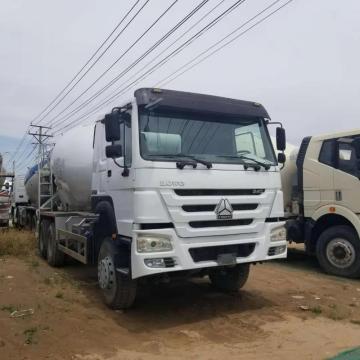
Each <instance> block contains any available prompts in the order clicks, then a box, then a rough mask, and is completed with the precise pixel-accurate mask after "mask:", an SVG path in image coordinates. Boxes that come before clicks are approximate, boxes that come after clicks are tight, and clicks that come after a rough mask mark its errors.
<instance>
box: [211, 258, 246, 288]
mask: <svg viewBox="0 0 360 360" xmlns="http://www.w3.org/2000/svg"><path fill="white" fill-rule="evenodd" d="M249 272H250V264H239V265H237V266H235V267H229V268H226V267H225V268H215V269H214V270H212V271H211V272H210V274H209V278H210V281H211V285H212V286H213V287H214V288H216V289H218V290H220V291H225V292H236V291H238V290H239V289H241V288H242V287H243V286H244V285H245V283H246V281H247V279H248V277H249Z"/></svg>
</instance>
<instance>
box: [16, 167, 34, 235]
mask: <svg viewBox="0 0 360 360" xmlns="http://www.w3.org/2000/svg"><path fill="white" fill-rule="evenodd" d="M35 169H37V165H36V166H34V167H32V168H31V169H29V170H28V173H27V175H26V176H24V175H17V176H16V177H14V181H13V189H12V192H11V196H10V199H11V212H10V213H11V220H12V224H13V226H14V227H25V228H29V229H35V224H36V204H33V205H32V204H31V202H30V200H29V197H28V195H27V192H26V188H25V183H26V180H29V178H30V177H31V175H33V174H34V173H35Z"/></svg>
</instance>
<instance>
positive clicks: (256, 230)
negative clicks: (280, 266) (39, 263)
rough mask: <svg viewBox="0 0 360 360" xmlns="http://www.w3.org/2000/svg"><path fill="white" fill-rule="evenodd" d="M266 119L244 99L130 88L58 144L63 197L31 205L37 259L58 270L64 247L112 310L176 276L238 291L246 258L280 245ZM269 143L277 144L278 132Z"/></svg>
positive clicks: (277, 187) (280, 253) (269, 255)
mask: <svg viewBox="0 0 360 360" xmlns="http://www.w3.org/2000/svg"><path fill="white" fill-rule="evenodd" d="M269 124H270V119H269V115H268V113H267V112H266V110H265V109H264V107H263V106H262V105H260V104H258V103H254V102H250V101H242V100H234V99H227V98H223V97H217V96H210V95H202V94H193V93H188V92H180V91H173V90H164V89H149V88H145V89H139V90H137V91H135V93H134V97H133V99H131V100H130V101H128V102H125V103H124V104H123V105H121V106H119V107H116V108H113V109H112V111H111V112H110V113H108V114H106V115H105V116H103V117H101V118H100V119H99V120H98V121H97V122H96V124H95V127H94V128H92V129H90V128H88V127H78V128H77V129H73V130H74V131H72V132H69V133H68V134H64V136H63V139H62V140H61V139H58V140H57V142H56V145H55V148H54V149H53V152H52V155H51V156H52V159H51V172H52V174H53V176H54V178H55V183H56V189H57V190H56V193H55V195H54V196H56V197H58V200H59V201H56V203H57V204H58V205H57V210H56V211H54V209H53V210H51V211H50V210H49V209H48V210H42V209H41V208H40V210H39V213H40V221H39V236H38V239H39V252H40V254H42V256H43V257H45V258H47V260H48V262H49V264H51V265H54V266H59V265H61V264H62V262H63V259H64V256H63V255H64V254H67V255H69V256H71V257H73V258H75V259H77V260H79V261H82V262H83V263H90V264H96V265H97V268H98V281H99V286H100V288H101V290H102V292H103V295H104V299H105V302H106V304H107V305H108V306H109V307H111V308H127V307H129V306H131V305H132V303H133V301H134V299H135V296H136V289H137V287H138V285H141V284H142V283H143V282H149V281H156V282H158V281H170V280H171V279H172V278H174V277H189V276H208V277H209V278H210V281H211V284H212V285H213V286H214V287H215V288H217V289H220V290H223V291H237V290H238V289H239V288H241V287H242V286H243V285H244V284H245V282H246V280H247V278H248V274H249V268H250V264H252V263H257V262H262V261H267V260H273V259H280V258H284V257H286V252H287V248H286V232H285V227H284V224H285V222H284V220H283V215H284V212H283V193H282V190H281V181H280V169H279V165H278V162H279V161H278V160H281V161H282V160H283V158H284V157H283V156H279V158H278V157H277V156H276V153H275V151H274V148H273V146H272V143H271V139H270V136H269V132H268V125H269ZM89 130H90V131H89ZM90 133H91V135H90ZM88 134H89V136H88ZM74 143H76V144H77V151H76V152H74V151H71V149H70V151H69V148H71V146H72V144H74ZM277 147H278V150H279V151H283V150H284V149H285V133H284V130H283V129H282V128H281V127H278V128H277ZM91 154H92V156H91ZM280 154H281V153H280ZM281 155H283V154H281ZM90 180H91V181H90Z"/></svg>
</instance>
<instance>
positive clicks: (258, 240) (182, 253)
mask: <svg viewBox="0 0 360 360" xmlns="http://www.w3.org/2000/svg"><path fill="white" fill-rule="evenodd" d="M284 225H285V222H274V223H265V224H264V227H263V231H262V232H261V233H252V234H236V235H224V236H209V237H196V238H179V237H178V236H177V234H176V232H175V230H174V229H171V228H169V229H154V230H134V232H133V233H134V236H133V241H132V245H131V246H132V251H131V254H132V255H131V267H132V269H131V272H132V278H133V279H136V278H139V277H144V276H150V275H156V274H161V273H168V272H173V271H181V270H195V269H199V270H200V269H202V268H209V267H216V266H219V264H218V262H217V261H213V260H207V261H198V262H195V261H194V260H193V258H192V256H191V255H190V252H189V250H190V249H192V248H202V247H213V246H225V245H241V244H254V250H253V251H252V252H251V254H250V255H248V256H242V257H237V258H236V263H238V264H241V263H252V262H258V261H266V260H273V259H281V258H285V257H286V255H287V250H286V244H287V243H286V240H284V241H270V233H271V231H272V230H273V229H275V228H278V227H280V226H284ZM140 234H148V235H153V236H156V235H160V236H161V235H162V236H164V235H165V236H167V237H169V238H171V240H172V245H173V249H172V250H171V251H166V252H156V253H139V252H138V251H137V247H136V244H137V236H138V235H140ZM280 246H283V247H284V248H285V250H284V251H283V252H282V253H280V254H278V255H269V249H270V248H273V247H280ZM156 258H157V259H158V258H172V259H173V260H174V262H175V265H174V266H172V267H164V268H151V267H148V266H147V265H145V259H156Z"/></svg>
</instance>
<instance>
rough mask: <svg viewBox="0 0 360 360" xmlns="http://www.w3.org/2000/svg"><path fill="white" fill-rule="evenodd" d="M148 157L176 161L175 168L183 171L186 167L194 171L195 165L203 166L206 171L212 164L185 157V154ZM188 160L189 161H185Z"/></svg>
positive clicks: (189, 156)
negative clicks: (188, 166) (189, 166)
mask: <svg viewBox="0 0 360 360" xmlns="http://www.w3.org/2000/svg"><path fill="white" fill-rule="evenodd" d="M148 156H152V157H153V156H160V157H165V158H171V159H177V160H178V161H177V162H176V167H177V168H178V169H183V168H184V167H185V166H186V165H191V166H192V167H193V168H194V169H195V168H196V166H197V164H198V163H199V164H203V165H205V166H206V167H207V168H208V169H211V168H212V163H211V162H210V161H206V160H202V159H198V158H197V157H195V156H192V155H187V154H181V153H179V154H149V155H148ZM178 158H186V160H182V159H178ZM187 159H189V160H187Z"/></svg>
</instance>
